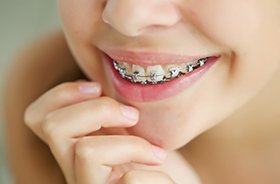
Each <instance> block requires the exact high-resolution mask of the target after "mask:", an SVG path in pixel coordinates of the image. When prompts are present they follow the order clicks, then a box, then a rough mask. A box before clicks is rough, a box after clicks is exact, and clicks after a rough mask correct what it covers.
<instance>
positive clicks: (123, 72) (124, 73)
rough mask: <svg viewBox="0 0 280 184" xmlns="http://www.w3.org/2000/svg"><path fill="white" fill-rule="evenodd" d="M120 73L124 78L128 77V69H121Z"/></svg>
mask: <svg viewBox="0 0 280 184" xmlns="http://www.w3.org/2000/svg"><path fill="white" fill-rule="evenodd" d="M119 72H120V74H121V76H122V78H125V77H126V69H125V68H119Z"/></svg>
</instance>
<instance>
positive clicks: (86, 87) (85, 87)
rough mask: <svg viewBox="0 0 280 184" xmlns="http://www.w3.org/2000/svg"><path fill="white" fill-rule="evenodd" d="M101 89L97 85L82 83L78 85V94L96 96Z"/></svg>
mask: <svg viewBox="0 0 280 184" xmlns="http://www.w3.org/2000/svg"><path fill="white" fill-rule="evenodd" d="M100 89H101V86H100V84H98V83H82V84H80V85H79V90H80V92H82V93H84V94H96V93H99V92H100Z"/></svg>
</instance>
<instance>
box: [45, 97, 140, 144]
mask: <svg viewBox="0 0 280 184" xmlns="http://www.w3.org/2000/svg"><path fill="white" fill-rule="evenodd" d="M138 116H139V112H138V110H137V109H135V108H133V107H129V106H125V105H122V104H120V103H119V102H117V101H116V100H114V99H112V98H109V97H100V98H97V99H95V100H90V101H86V102H82V103H79V104H75V105H72V106H68V107H65V108H62V109H59V110H56V111H54V112H51V113H50V114H48V115H47V117H46V119H45V120H44V122H43V125H42V131H43V132H42V134H43V135H44V139H45V141H46V142H48V143H49V144H51V143H57V141H59V140H62V141H63V140H66V139H67V138H77V137H81V136H86V135H89V134H90V133H93V132H95V131H97V130H99V129H101V128H102V127H104V128H108V127H130V126H133V125H135V124H136V123H137V122H138V118H139V117H138Z"/></svg>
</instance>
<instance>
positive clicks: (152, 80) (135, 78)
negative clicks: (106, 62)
mask: <svg viewBox="0 0 280 184" xmlns="http://www.w3.org/2000/svg"><path fill="white" fill-rule="evenodd" d="M207 60H208V58H203V59H199V60H198V61H197V62H196V63H194V64H190V65H186V72H181V71H180V70H179V69H178V68H176V67H174V68H171V69H169V72H170V77H166V76H165V75H164V76H163V77H162V75H157V73H156V71H155V72H151V73H150V75H149V76H141V75H139V72H137V71H135V72H133V74H128V72H127V71H126V69H125V68H121V67H120V66H119V63H118V62H117V61H113V64H114V67H115V69H116V70H117V71H118V72H119V73H120V75H121V76H122V78H123V79H126V80H128V81H129V82H132V83H139V84H144V85H146V84H152V85H154V84H161V83H165V82H169V81H172V80H174V79H176V78H178V77H181V76H183V75H185V74H187V73H190V72H193V71H194V70H196V69H197V68H200V67H201V66H203V65H204V64H205V63H206V62H207ZM158 77H160V78H162V80H159V81H158V80H157V79H158ZM141 78H142V79H143V78H149V80H141Z"/></svg>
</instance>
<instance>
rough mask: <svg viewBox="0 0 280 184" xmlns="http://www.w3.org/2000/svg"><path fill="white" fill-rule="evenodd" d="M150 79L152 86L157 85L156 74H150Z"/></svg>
mask: <svg viewBox="0 0 280 184" xmlns="http://www.w3.org/2000/svg"><path fill="white" fill-rule="evenodd" d="M150 78H151V81H152V83H153V84H156V83H157V73H156V72H151V73H150Z"/></svg>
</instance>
